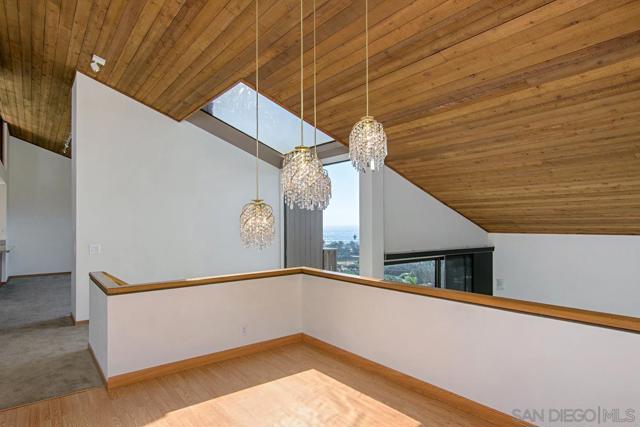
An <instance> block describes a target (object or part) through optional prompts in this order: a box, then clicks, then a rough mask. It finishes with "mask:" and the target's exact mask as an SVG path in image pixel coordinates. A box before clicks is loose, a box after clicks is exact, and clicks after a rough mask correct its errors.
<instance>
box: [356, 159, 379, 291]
mask: <svg viewBox="0 0 640 427" xmlns="http://www.w3.org/2000/svg"><path fill="white" fill-rule="evenodd" d="M360 275H361V276H368V277H374V278H376V279H383V278H384V168H383V169H382V170H379V171H376V172H370V171H367V172H366V173H363V174H360Z"/></svg>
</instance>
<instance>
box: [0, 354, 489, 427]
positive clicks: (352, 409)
mask: <svg viewBox="0 0 640 427" xmlns="http://www.w3.org/2000/svg"><path fill="white" fill-rule="evenodd" d="M491 425H492V424H490V423H488V422H486V421H483V420H480V419H477V418H475V417H473V416H471V415H469V414H466V413H464V412H461V411H459V410H457V409H455V408H453V407H451V406H449V405H447V404H445V403H442V402H439V401H436V400H432V399H429V398H427V397H425V396H423V395H421V394H418V393H416V392H414V391H411V390H409V389H407V388H405V387H403V386H401V385H399V384H396V383H393V382H390V381H388V380H387V379H385V378H383V377H381V376H378V375H375V374H372V373H371V372H368V371H365V370H363V369H361V368H358V367H355V366H353V365H350V364H348V363H346V362H344V361H342V360H340V359H338V358H336V357H335V356H333V355H330V354H328V353H325V352H323V351H322V350H319V349H317V348H315V347H312V346H309V345H308V344H293V345H288V346H285V347H281V348H278V349H275V350H270V351H266V352H262V353H258V354H254V355H251V356H246V357H240V358H237V359H232V360H227V361H224V362H219V363H215V364H211V365H208V366H205V367H202V368H197V369H192V370H189V371H185V372H182V373H178V374H173V375H169V376H166V377H162V378H158V379H154V380H149V381H145V382H141V383H137V384H134V385H130V386H126V387H122V388H118V389H115V390H113V391H111V392H107V391H106V390H105V389H103V388H95V389H91V390H87V391H83V392H79V393H76V394H72V395H69V396H65V397H60V398H55V399H50V400H46V401H42V402H38V403H34V404H30V405H26V406H22V407H19V408H14V409H9V410H6V411H3V412H0V427H13V426H52V427H53V426H74V427H84V426H91V427H94V426H96V427H100V426H119V427H128V426H154V427H155V426H163V427H168V426H189V427H193V426H251V427H256V426H397V427H412V426H466V427H468V426H491Z"/></svg>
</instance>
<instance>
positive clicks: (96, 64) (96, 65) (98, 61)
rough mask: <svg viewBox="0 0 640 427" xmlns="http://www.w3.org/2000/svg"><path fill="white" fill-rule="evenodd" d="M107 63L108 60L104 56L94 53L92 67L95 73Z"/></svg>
mask: <svg viewBox="0 0 640 427" xmlns="http://www.w3.org/2000/svg"><path fill="white" fill-rule="evenodd" d="M106 63H107V61H106V60H105V59H104V58H100V57H99V56H98V55H93V57H92V58H91V69H92V70H93V72H94V73H97V72H98V71H100V68H102V67H103V66H104V64H106Z"/></svg>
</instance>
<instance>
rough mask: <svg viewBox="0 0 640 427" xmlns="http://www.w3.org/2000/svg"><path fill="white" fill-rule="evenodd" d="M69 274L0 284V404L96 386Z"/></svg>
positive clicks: (86, 332) (97, 377)
mask: <svg viewBox="0 0 640 427" xmlns="http://www.w3.org/2000/svg"><path fill="white" fill-rule="evenodd" d="M70 293H71V282H70V277H69V275H63V276H61V275H55V276H41V277H33V278H18V279H12V280H10V281H9V283H7V284H6V285H4V286H2V287H0V409H4V408H8V407H12V406H18V405H22V404H25V403H31V402H36V401H38V400H42V399H47V398H51V397H55V396H62V395H65V394H69V393H73V392H75V391H78V390H83V389H86V388H91V387H96V386H101V385H102V382H101V379H100V375H99V373H98V371H97V369H96V367H95V365H94V363H93V360H92V359H91V355H90V353H89V351H88V350H87V343H88V336H89V327H88V325H87V324H84V325H79V326H74V325H73V324H72V323H71V319H70V318H69V313H70V311H71V310H70V307H71V302H70V300H71V296H70Z"/></svg>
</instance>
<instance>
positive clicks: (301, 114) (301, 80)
mask: <svg viewBox="0 0 640 427" xmlns="http://www.w3.org/2000/svg"><path fill="white" fill-rule="evenodd" d="M302 3H303V0H300V143H301V144H300V145H302V146H303V147H304V70H303V66H304V60H303V56H304V24H303V16H304V15H303V11H302V7H303V5H302Z"/></svg>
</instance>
